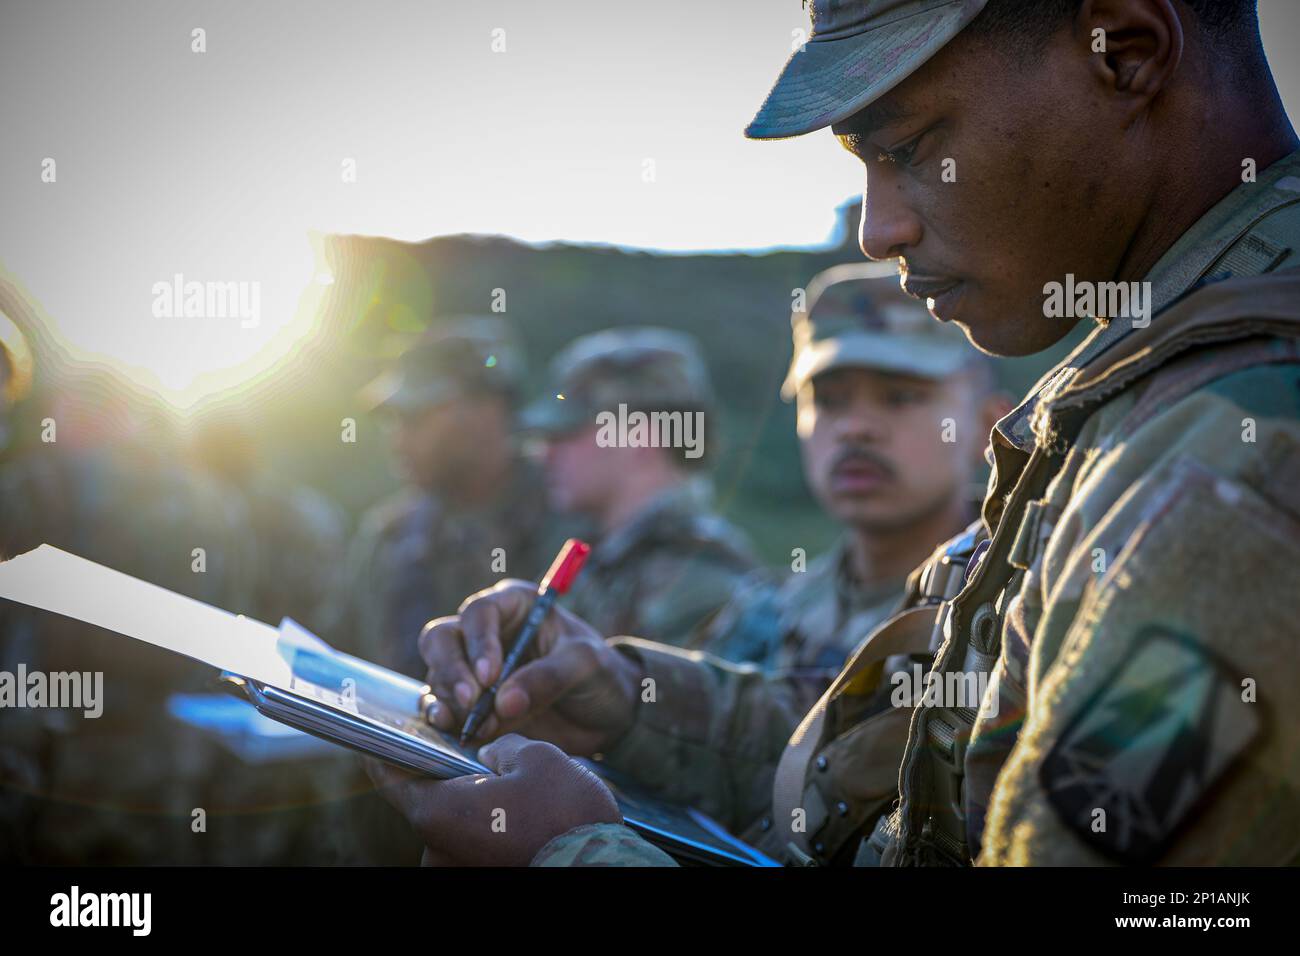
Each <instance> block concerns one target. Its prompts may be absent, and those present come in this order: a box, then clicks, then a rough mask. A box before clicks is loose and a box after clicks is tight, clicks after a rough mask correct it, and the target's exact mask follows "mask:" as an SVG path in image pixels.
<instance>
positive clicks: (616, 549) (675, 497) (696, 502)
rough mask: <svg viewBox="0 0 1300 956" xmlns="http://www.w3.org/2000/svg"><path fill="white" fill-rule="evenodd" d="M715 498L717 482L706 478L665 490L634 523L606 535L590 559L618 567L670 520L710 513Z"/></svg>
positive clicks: (688, 481) (647, 505)
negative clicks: (619, 562) (624, 558)
mask: <svg viewBox="0 0 1300 956" xmlns="http://www.w3.org/2000/svg"><path fill="white" fill-rule="evenodd" d="M712 499H713V483H712V482H710V481H709V479H708V478H706V477H704V476H702V475H696V476H695V477H692V478H689V479H687V480H686V481H683V482H682V483H681V484H678V485H674V486H673V487H672V488H669V489H667V490H666V491H661V492H660V493H659V494H657V495H655V496H654V497H653V498H651V499H650V500H649V501H647V502H646V503H645V504H644V505H642V507H641V510H640V511H638V512H637V513H636V514H635V515H633V516H632V518H631V520H630V521H628V522H627V523H626V524H624V525H623V526H622V527H621V528H615V529H614V530H613V531H611V532H609V533H608V534H607V535H605V536H604V537H603V538H602V539H601V540H600V542H599V544H598V545H597V547H595V548H593V549H592V552H591V558H590V559H589V560H592V561H596V562H598V563H600V564H614V563H616V562H618V561H619V560H621V559H622V558H623V557H624V556H625V555H626V554H627V553H628V552H630V551H632V550H633V549H634V548H636V547H637V546H638V545H639V544H640V543H641V542H642V541H644V540H645V537H646V536H647V535H648V534H651V533H652V532H653V531H654V530H655V529H656V528H657V527H658V526H659V525H661V524H662V523H663V522H664V520H665V519H667V518H668V517H670V516H680V515H692V514H699V513H701V512H704V511H707V510H709V507H710V505H711V502H712Z"/></svg>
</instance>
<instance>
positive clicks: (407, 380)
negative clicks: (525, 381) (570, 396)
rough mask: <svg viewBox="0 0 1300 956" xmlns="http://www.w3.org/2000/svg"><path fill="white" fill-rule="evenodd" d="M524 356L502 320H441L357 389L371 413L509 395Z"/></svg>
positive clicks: (478, 317)
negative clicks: (465, 397)
mask: <svg viewBox="0 0 1300 956" xmlns="http://www.w3.org/2000/svg"><path fill="white" fill-rule="evenodd" d="M522 377H523V356H522V354H521V353H520V350H519V348H518V346H517V344H516V342H515V340H514V336H513V335H512V334H511V331H510V327H509V326H508V325H507V324H506V322H505V320H503V319H501V318H500V317H498V316H491V315H457V316H451V317H449V318H446V319H441V320H439V321H438V322H437V324H435V325H434V326H433V327H431V328H429V329H427V330H426V331H425V332H424V333H423V334H421V336H420V337H419V338H418V339H417V340H416V341H415V342H414V343H413V344H412V345H411V346H410V347H409V348H407V349H406V351H405V352H403V353H402V354H401V355H400V356H398V357H397V360H396V361H395V362H393V364H392V366H391V367H390V368H388V369H386V370H385V371H384V372H382V373H381V374H380V375H379V376H378V377H377V378H376V379H375V380H374V381H372V382H371V383H370V384H369V385H367V386H365V388H363V389H362V390H361V399H362V401H363V402H365V404H366V407H368V408H370V409H378V408H386V409H390V410H393V411H412V410H415V409H419V408H423V407H426V406H429V405H436V404H437V403H439V402H443V401H446V400H447V399H449V398H453V397H455V396H457V395H463V394H466V393H472V392H477V391H499V392H506V393H509V392H512V391H514V390H515V389H516V388H517V387H518V386H519V384H520V381H521V379H522Z"/></svg>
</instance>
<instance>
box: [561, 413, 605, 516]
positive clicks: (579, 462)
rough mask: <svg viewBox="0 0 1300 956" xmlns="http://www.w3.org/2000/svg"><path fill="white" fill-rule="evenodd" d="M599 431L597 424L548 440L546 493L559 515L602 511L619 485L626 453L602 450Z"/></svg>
mask: <svg viewBox="0 0 1300 956" xmlns="http://www.w3.org/2000/svg"><path fill="white" fill-rule="evenodd" d="M596 431H597V429H596V426H595V425H594V424H593V425H589V426H587V427H586V428H579V429H576V430H574V431H571V432H566V433H564V434H559V435H553V436H550V437H549V438H548V439H547V440H546V443H545V448H546V457H545V462H546V493H547V496H548V498H549V500H550V503H551V507H553V508H555V509H556V510H557V511H561V512H566V513H579V514H582V513H591V512H595V511H598V510H599V509H600V508H601V507H603V505H604V503H605V501H606V500H607V499H608V497H609V489H610V487H611V485H612V483H614V482H616V481H618V475H619V469H620V467H621V466H620V464H619V459H620V458H621V455H620V452H621V451H622V449H619V448H601V447H600V446H599V445H597V444H596Z"/></svg>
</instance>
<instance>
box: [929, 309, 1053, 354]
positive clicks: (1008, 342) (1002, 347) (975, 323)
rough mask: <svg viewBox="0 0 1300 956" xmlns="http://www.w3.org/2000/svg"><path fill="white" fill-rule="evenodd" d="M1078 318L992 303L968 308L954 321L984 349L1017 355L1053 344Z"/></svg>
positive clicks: (973, 343) (973, 342) (975, 343)
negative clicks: (997, 305) (1054, 315)
mask: <svg viewBox="0 0 1300 956" xmlns="http://www.w3.org/2000/svg"><path fill="white" fill-rule="evenodd" d="M1076 321H1077V320H1073V319H1071V320H1066V321H1064V322H1063V321H1062V320H1060V319H1049V318H1045V317H1044V316H1043V314H1042V312H1041V310H1038V311H1034V310H1030V311H1028V312H1025V311H1017V310H1015V309H1009V308H999V307H991V308H972V309H968V310H966V311H965V312H964V313H963V314H962V317H961V318H960V319H957V320H955V321H954V322H953V324H954V325H956V326H957V327H958V328H960V329H961V330H962V331H963V332H965V333H966V338H967V339H969V340H970V343H971V345H973V346H975V347H976V348H977V349H979V350H980V351H981V352H984V353H986V354H988V355H995V356H1002V357H1007V358H1015V357H1018V356H1023V355H1033V354H1034V353H1035V352H1041V351H1043V349H1047V348H1051V347H1052V346H1053V345H1055V344H1056V343H1057V342H1059V341H1061V339H1063V338H1065V336H1066V335H1068V334H1069V332H1070V330H1071V329H1073V328H1074V325H1075V322H1076Z"/></svg>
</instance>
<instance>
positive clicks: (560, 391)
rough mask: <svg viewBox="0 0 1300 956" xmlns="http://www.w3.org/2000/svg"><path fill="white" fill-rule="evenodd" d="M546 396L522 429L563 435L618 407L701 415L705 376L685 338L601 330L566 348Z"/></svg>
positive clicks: (707, 399) (667, 332) (666, 332)
mask: <svg viewBox="0 0 1300 956" xmlns="http://www.w3.org/2000/svg"><path fill="white" fill-rule="evenodd" d="M550 389H551V391H550V393H549V394H547V395H545V396H543V397H542V398H540V399H538V400H537V401H536V402H534V403H533V404H532V405H530V406H529V407H528V408H527V409H525V410H524V414H523V420H522V424H523V426H524V427H525V428H528V429H533V430H538V431H548V432H565V431H572V430H574V429H577V428H581V427H582V426H583V425H587V424H593V423H594V422H595V418H596V415H597V414H598V413H599V412H602V411H612V412H616V411H617V410H618V406H619V405H620V404H622V405H627V406H628V407H629V408H630V409H640V410H642V411H654V410H660V409H662V410H665V411H671V410H676V409H703V408H705V407H706V406H708V405H709V404H710V403H711V390H710V388H709V377H708V372H707V370H706V368H705V365H704V359H703V357H702V356H701V354H700V349H699V346H698V345H697V344H696V342H695V340H694V339H693V338H691V337H690V336H689V335H686V334H685V333H682V332H675V331H673V330H671V329H661V328H655V327H652V326H639V327H633V328H620V329H605V330H604V331H602V332H594V333H592V334H591V335H584V336H582V337H581V338H579V339H575V340H574V341H572V342H570V343H569V344H568V345H567V346H566V347H565V348H564V349H563V350H562V351H561V352H560V353H559V354H558V355H556V357H555V358H554V360H553V361H552V362H551V372H550Z"/></svg>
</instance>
